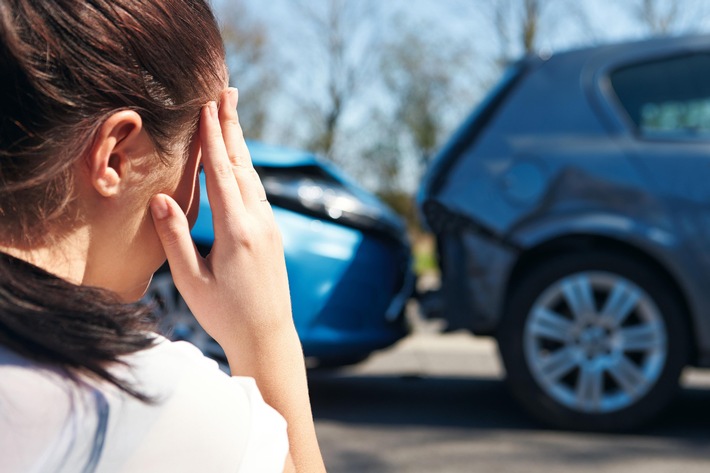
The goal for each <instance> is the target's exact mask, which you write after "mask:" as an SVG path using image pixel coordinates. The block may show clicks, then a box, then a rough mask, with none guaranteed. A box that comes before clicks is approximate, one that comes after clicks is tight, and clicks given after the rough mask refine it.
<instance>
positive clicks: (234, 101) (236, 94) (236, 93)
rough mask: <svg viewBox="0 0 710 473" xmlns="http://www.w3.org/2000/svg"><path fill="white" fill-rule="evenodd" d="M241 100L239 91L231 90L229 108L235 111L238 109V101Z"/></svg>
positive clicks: (232, 88) (231, 88)
mask: <svg viewBox="0 0 710 473" xmlns="http://www.w3.org/2000/svg"><path fill="white" fill-rule="evenodd" d="M238 100H239V91H238V90H237V89H235V88H234V87H230V88H229V107H230V108H231V109H232V110H233V109H235V108H237V101H238Z"/></svg>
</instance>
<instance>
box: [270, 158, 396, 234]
mask: <svg viewBox="0 0 710 473" xmlns="http://www.w3.org/2000/svg"><path fill="white" fill-rule="evenodd" d="M256 170H257V172H258V173H259V176H260V177H261V181H262V182H263V184H264V188H265V190H266V194H267V196H268V198H269V201H270V202H271V203H272V204H273V205H277V206H279V207H282V208H285V209H289V210H293V211H295V212H299V213H303V214H307V215H311V216H313V217H316V218H320V219H324V220H329V221H332V222H337V223H339V224H341V225H344V226H348V227H353V228H356V229H359V230H362V231H365V232H374V233H379V234H384V235H387V236H389V237H391V238H394V239H396V240H397V241H400V242H403V243H405V244H406V228H405V226H404V224H403V222H402V220H401V219H400V218H399V217H398V216H397V215H396V214H395V213H394V212H393V211H392V210H391V209H390V208H389V207H387V206H386V205H385V204H383V203H382V202H381V201H380V200H379V199H377V198H376V197H375V196H373V195H372V194H370V193H368V192H366V191H364V190H362V189H360V188H358V187H356V186H354V185H352V184H350V183H348V182H345V181H341V180H339V179H338V178H336V177H335V176H334V175H331V174H330V173H328V172H327V171H326V170H325V169H323V168H321V167H318V166H300V167H285V168H280V167H265V166H256Z"/></svg>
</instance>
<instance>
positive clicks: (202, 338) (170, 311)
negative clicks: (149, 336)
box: [144, 271, 226, 366]
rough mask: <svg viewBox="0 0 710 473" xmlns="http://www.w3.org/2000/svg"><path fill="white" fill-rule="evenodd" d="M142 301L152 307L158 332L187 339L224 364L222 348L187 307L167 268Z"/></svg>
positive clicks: (178, 339)
mask: <svg viewBox="0 0 710 473" xmlns="http://www.w3.org/2000/svg"><path fill="white" fill-rule="evenodd" d="M144 301H146V302H147V303H148V304H151V305H152V306H153V312H154V314H155V316H156V317H157V320H158V327H157V328H158V332H159V333H161V334H162V335H164V336H165V337H166V338H169V339H170V340H173V341H180V340H184V341H188V342H190V343H192V344H193V345H195V346H196V347H197V348H199V349H200V351H202V353H203V354H204V355H205V356H207V357H209V358H212V359H214V360H216V361H217V362H218V363H219V364H220V366H222V365H223V364H225V363H226V356H225V354H224V350H222V348H221V347H220V346H219V344H218V343H217V342H216V341H215V340H214V339H213V338H212V337H210V336H209V335H208V334H207V332H205V330H204V329H203V328H202V326H201V325H200V324H199V322H198V321H197V319H195V316H194V315H192V312H190V309H189V308H188V307H187V304H186V303H185V300H184V299H183V298H182V296H181V295H180V292H178V290H177V287H175V283H174V282H173V277H172V275H171V274H170V272H169V271H158V272H157V273H156V274H155V275H154V276H153V280H152V281H151V283H150V286H149V287H148V290H147V291H146V295H145V297H144Z"/></svg>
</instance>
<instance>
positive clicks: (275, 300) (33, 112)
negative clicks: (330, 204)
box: [0, 0, 324, 472]
mask: <svg viewBox="0 0 710 473" xmlns="http://www.w3.org/2000/svg"><path fill="white" fill-rule="evenodd" d="M225 71H226V69H225V65H224V48H223V45H222V41H221V38H220V35H219V31H218V28H217V26H216V23H215V20H214V17H213V15H212V13H211V11H210V9H209V7H208V6H207V5H206V3H205V2H204V0H150V1H138V0H86V1H78V0H63V1H57V0H2V1H0V86H1V87H0V251H1V252H2V253H0V459H1V460H0V464H1V465H2V466H0V469H1V470H2V471H12V472H14V471H22V472H29V471H37V472H40V471H41V472H46V471H51V472H54V471H62V472H64V471H67V472H76V471H100V472H111V471H126V472H137V471H152V472H155V471H171V472H174V471H241V472H251V471H296V470H297V471H323V470H324V467H323V463H322V459H321V456H320V452H319V448H318V444H317V440H316V436H315V430H314V427H313V421H312V416H311V410H310V404H309V401H308V393H307V385H306V377H305V368H304V364H303V357H302V353H301V349H300V345H299V342H298V338H297V335H296V331H295V328H294V325H293V321H292V319H291V314H290V301H289V295H288V281H287V277H286V270H285V265H284V259H283V250H282V246H281V240H280V236H279V233H278V230H277V227H276V225H275V223H274V219H273V216H272V212H271V208H270V206H269V203H268V202H267V200H266V197H265V194H264V189H263V187H262V185H261V183H260V181H259V178H258V176H257V174H256V173H255V171H254V169H253V167H252V165H251V160H250V156H249V151H248V149H247V147H246V145H245V143H244V140H243V137H242V132H241V128H240V125H239V121H238V117H237V112H236V104H237V92H236V90H234V89H227V90H225V87H226V84H227V82H228V77H227V74H226V72H225ZM205 104H206V105H205ZM201 167H204V172H205V174H206V181H207V191H208V195H209V198H210V204H211V208H212V211H213V214H214V230H215V244H214V246H213V249H212V253H211V254H210V255H209V256H208V257H207V258H204V259H203V258H202V257H200V255H199V254H198V253H197V251H196V250H195V247H194V245H193V244H192V241H191V239H190V235H189V226H190V225H191V224H192V223H194V221H195V218H196V212H197V208H198V199H199V184H198V179H197V177H198V171H199V169H200V168H201ZM166 257H167V259H168V262H169V264H170V268H171V271H172V274H173V277H174V280H175V283H176V285H177V286H178V288H179V290H180V292H181V293H182V295H183V296H184V298H185V300H186V302H187V303H188V305H189V307H190V309H191V310H192V312H193V313H194V314H195V316H196V317H197V319H198V320H199V321H200V323H201V324H202V325H203V326H204V328H205V329H206V330H207V332H208V333H209V334H210V335H212V336H213V337H214V338H215V340H217V341H218V342H219V343H220V344H221V345H222V347H223V348H224V351H225V353H226V354H227V358H228V361H229V365H230V368H231V371H232V374H233V375H234V376H233V377H231V378H230V377H229V376H226V375H224V374H222V373H221V371H219V370H218V369H217V368H216V364H215V363H214V362H211V361H209V360H207V359H205V358H204V357H203V356H202V354H201V353H199V351H198V350H197V349H196V348H194V347H192V346H191V345H189V344H187V343H185V342H178V343H171V342H169V341H167V340H165V339H164V338H162V337H159V336H157V335H155V334H153V333H152V332H151V331H150V330H151V327H152V325H151V322H150V317H149V313H148V310H147V309H146V308H144V307H142V306H140V305H138V304H135V303H134V301H136V300H138V299H140V297H141V296H142V294H143V293H144V291H145V289H146V287H147V286H148V284H149V282H150V279H151V275H152V273H153V272H154V271H155V270H156V269H157V268H158V267H159V266H160V265H161V264H162V263H163V262H164V260H165V258H166ZM257 387H258V389H257ZM262 396H263V398H262ZM270 406H271V407H270ZM284 419H285V421H286V422H284ZM286 425H287V426H288V427H286Z"/></svg>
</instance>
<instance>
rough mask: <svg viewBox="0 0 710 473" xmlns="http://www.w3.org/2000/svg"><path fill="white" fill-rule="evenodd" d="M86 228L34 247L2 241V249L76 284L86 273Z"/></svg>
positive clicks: (87, 240) (0, 243) (0, 248)
mask: <svg viewBox="0 0 710 473" xmlns="http://www.w3.org/2000/svg"><path fill="white" fill-rule="evenodd" d="M89 241H90V239H89V237H88V231H86V229H79V230H77V231H75V232H72V233H71V234H70V235H67V236H64V237H63V238H61V239H53V241H52V243H51V244H45V245H37V246H33V247H20V246H12V245H6V244H4V243H2V242H0V251H2V252H4V253H7V254H9V255H10V256H14V257H15V258H19V259H21V260H23V261H27V262H28V263H31V264H33V265H35V266H37V267H39V268H42V269H44V270H45V271H47V272H49V273H52V274H54V275H55V276H58V277H60V278H62V279H64V280H66V281H69V282H71V283H74V284H81V283H82V282H83V281H84V275H85V274H86V266H87V258H88V253H89Z"/></svg>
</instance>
